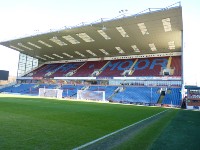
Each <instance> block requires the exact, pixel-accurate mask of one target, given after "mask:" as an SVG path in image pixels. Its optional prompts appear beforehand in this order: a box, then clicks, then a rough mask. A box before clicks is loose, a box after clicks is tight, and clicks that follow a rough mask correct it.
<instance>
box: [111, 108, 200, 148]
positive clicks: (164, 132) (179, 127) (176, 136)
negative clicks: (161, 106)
mask: <svg viewBox="0 0 200 150" xmlns="http://www.w3.org/2000/svg"><path fill="white" fill-rule="evenodd" d="M199 135H200V112H199V111H188V110H176V109H172V110H170V111H168V112H167V113H166V114H165V115H164V116H163V117H162V118H160V119H158V120H157V121H155V122H154V123H152V124H151V125H149V126H148V127H146V128H144V129H141V130H140V131H139V132H138V133H137V134H136V135H133V137H132V138H130V139H129V140H128V141H126V142H124V143H123V144H121V145H120V146H118V147H117V148H114V149H115V150H121V149H123V150H132V149H135V150H147V149H148V150H194V149H200V143H199V141H200V136H199Z"/></svg>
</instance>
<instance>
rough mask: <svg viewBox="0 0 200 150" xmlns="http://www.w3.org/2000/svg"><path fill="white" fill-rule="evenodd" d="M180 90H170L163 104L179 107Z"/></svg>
mask: <svg viewBox="0 0 200 150" xmlns="http://www.w3.org/2000/svg"><path fill="white" fill-rule="evenodd" d="M180 91H181V88H170V89H169V92H167V93H166V95H165V97H164V99H163V104H172V105H180V103H181V92H180Z"/></svg>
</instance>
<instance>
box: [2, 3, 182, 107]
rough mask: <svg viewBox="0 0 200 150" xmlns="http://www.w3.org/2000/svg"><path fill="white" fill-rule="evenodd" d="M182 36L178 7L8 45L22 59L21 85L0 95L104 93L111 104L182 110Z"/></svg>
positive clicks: (36, 36) (35, 37) (34, 37)
mask: <svg viewBox="0 0 200 150" xmlns="http://www.w3.org/2000/svg"><path fill="white" fill-rule="evenodd" d="M103 27H104V28H103ZM105 27H106V28H105ZM182 35H183V23H182V7H181V5H180V3H177V4H174V5H171V6H170V7H166V8H161V9H156V10H155V9H147V10H145V11H142V12H141V13H137V14H134V15H130V16H126V15H123V16H119V17H116V18H112V19H109V20H104V19H100V21H97V22H93V23H89V24H82V25H81V26H80V25H78V26H74V27H69V28H67V27H65V28H64V29H59V30H56V31H50V32H47V33H41V34H37V35H30V36H27V37H23V38H18V39H13V40H9V41H3V42H0V44H1V45H3V46H6V47H9V48H12V49H14V50H17V51H19V52H20V55H19V64H18V78H17V83H16V84H15V85H10V86H9V85H8V86H7V87H6V86H5V87H2V88H1V89H0V92H2V93H12V94H26V95H34V96H37V95H38V94H39V89H40V88H46V89H61V90H63V93H62V97H63V98H65V99H68V98H71V99H77V93H78V91H79V90H85V91H86V90H88V91H93V93H95V92H94V91H103V93H104V92H105V99H106V100H107V101H110V102H118V103H131V104H143V105H156V104H157V105H163V104H164V105H165V104H166V105H173V106H180V105H181V103H182V101H181V100H182V94H181V93H182V92H181V91H182V88H183V87H182V86H183V63H182V61H183V56H182V52H183V46H182V43H183V36H182Z"/></svg>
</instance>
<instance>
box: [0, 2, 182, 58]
mask: <svg viewBox="0 0 200 150" xmlns="http://www.w3.org/2000/svg"><path fill="white" fill-rule="evenodd" d="M182 30H183V24H182V7H181V6H178V7H172V8H165V9H160V10H156V11H152V9H148V11H147V12H142V13H139V14H135V15H131V16H125V15H124V16H122V17H120V18H114V19H112V20H103V19H101V20H100V21H98V22H94V23H90V24H82V25H81V26H75V27H66V28H64V29H61V30H57V31H50V32H48V33H42V34H37V35H32V36H28V37H23V38H19V39H14V40H10V41H5V42H1V43H0V44H1V45H4V46H6V47H9V48H11V49H14V50H17V51H20V52H21V53H24V54H27V55H29V56H32V57H35V58H38V59H40V60H42V61H59V60H70V59H87V58H103V57H113V56H129V55H141V54H156V53H173V52H181V51H182Z"/></svg>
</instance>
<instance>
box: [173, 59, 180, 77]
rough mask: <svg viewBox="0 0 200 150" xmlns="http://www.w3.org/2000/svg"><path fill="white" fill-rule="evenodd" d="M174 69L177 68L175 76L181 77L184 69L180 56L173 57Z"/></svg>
mask: <svg viewBox="0 0 200 150" xmlns="http://www.w3.org/2000/svg"><path fill="white" fill-rule="evenodd" d="M171 67H172V68H175V70H174V76H181V74H182V68H181V57H180V56H174V57H172V64H171Z"/></svg>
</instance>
